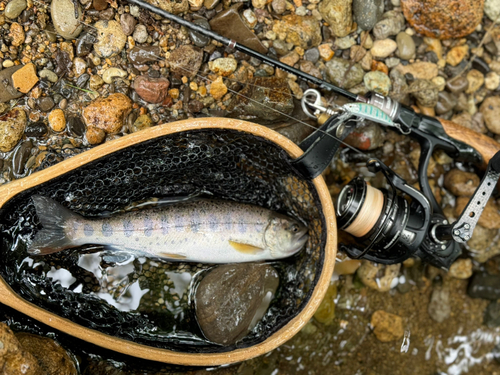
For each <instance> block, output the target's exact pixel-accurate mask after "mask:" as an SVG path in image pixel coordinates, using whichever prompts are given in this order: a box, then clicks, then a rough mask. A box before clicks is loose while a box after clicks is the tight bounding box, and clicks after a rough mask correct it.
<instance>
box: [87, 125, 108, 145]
mask: <svg viewBox="0 0 500 375" xmlns="http://www.w3.org/2000/svg"><path fill="white" fill-rule="evenodd" d="M85 138H87V141H88V142H89V143H90V144H91V145H98V144H99V143H102V142H103V141H104V139H105V138H106V133H105V132H104V130H102V129H99V128H96V127H94V126H89V127H88V128H87V131H86V132H85Z"/></svg>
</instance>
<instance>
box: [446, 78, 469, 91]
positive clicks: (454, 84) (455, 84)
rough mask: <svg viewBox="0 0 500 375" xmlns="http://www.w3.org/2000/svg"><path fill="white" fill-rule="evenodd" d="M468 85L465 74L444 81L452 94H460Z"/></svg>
mask: <svg viewBox="0 0 500 375" xmlns="http://www.w3.org/2000/svg"><path fill="white" fill-rule="evenodd" d="M468 87H469V81H468V80H467V78H465V76H460V77H457V78H455V79H453V80H449V81H448V82H446V88H447V89H448V91H450V92H452V93H453V94H460V93H461V92H464V91H465V90H467V88H468Z"/></svg>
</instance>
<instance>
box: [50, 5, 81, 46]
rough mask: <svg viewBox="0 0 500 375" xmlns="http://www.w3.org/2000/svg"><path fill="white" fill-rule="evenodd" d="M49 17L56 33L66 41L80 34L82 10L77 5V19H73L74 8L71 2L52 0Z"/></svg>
mask: <svg viewBox="0 0 500 375" xmlns="http://www.w3.org/2000/svg"><path fill="white" fill-rule="evenodd" d="M50 15H51V17H52V23H53V24H54V28H55V29H56V31H57V33H58V34H59V35H61V36H62V37H63V38H66V39H75V38H76V37H77V36H78V35H80V33H81V32H82V29H83V25H82V24H81V23H80V20H81V19H82V9H81V7H80V5H78V18H75V6H74V5H73V2H72V1H71V0H52V2H51V3H50Z"/></svg>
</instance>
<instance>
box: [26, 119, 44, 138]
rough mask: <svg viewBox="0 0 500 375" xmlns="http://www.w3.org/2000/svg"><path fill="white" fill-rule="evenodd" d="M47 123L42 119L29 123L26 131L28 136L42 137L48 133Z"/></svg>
mask: <svg viewBox="0 0 500 375" xmlns="http://www.w3.org/2000/svg"><path fill="white" fill-rule="evenodd" d="M47 130H48V129H47V125H45V124H44V123H43V122H42V121H37V122H33V123H31V124H29V125H28V126H27V127H26V130H25V131H24V134H25V135H26V136H27V137H35V138H36V137H42V136H44V135H45V134H47Z"/></svg>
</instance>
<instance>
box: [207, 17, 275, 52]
mask: <svg viewBox="0 0 500 375" xmlns="http://www.w3.org/2000/svg"><path fill="white" fill-rule="evenodd" d="M210 27H211V28H212V31H214V32H216V33H218V34H221V35H223V36H225V37H227V38H230V39H232V40H235V41H236V42H238V43H240V44H243V45H244V46H246V47H248V48H252V49H254V50H256V51H257V52H260V53H267V48H266V47H265V46H264V45H263V44H262V42H261V41H260V39H259V38H258V37H257V36H256V35H255V34H254V33H253V32H252V31H251V30H250V29H249V28H248V26H247V25H246V24H245V22H243V20H242V19H241V17H240V15H239V13H238V10H237V9H236V8H229V9H227V10H223V11H222V12H220V13H219V14H217V15H216V16H215V17H214V18H212V19H211V20H210Z"/></svg>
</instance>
